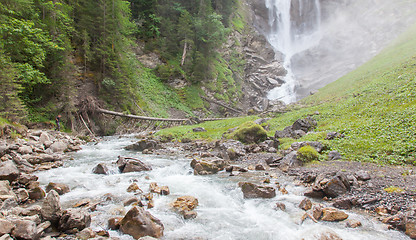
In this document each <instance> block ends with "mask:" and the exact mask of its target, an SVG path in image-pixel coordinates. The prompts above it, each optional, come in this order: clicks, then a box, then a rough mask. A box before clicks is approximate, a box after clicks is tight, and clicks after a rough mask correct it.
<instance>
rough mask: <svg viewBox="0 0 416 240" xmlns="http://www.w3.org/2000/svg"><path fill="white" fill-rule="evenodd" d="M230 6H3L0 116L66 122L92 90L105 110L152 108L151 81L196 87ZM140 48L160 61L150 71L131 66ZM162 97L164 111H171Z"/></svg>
mask: <svg viewBox="0 0 416 240" xmlns="http://www.w3.org/2000/svg"><path fill="white" fill-rule="evenodd" d="M233 6H235V1H234V0H221V1H220V0H198V1H196V0H194V1H189V0H186V1H185V0H174V1H167V0H160V1H156V0H98V1H90V0H3V1H1V2H0V50H1V51H0V69H1V73H0V74H1V79H2V90H1V92H0V98H1V100H2V104H1V105H0V112H1V115H2V116H4V117H7V118H11V119H19V118H21V117H23V116H25V113H26V112H28V113H29V118H30V120H41V119H39V117H40V116H44V117H46V119H48V118H49V119H53V117H52V116H53V114H56V112H63V113H67V114H68V115H70V114H71V112H73V111H74V110H75V109H76V106H75V103H76V101H75V100H74V99H75V98H77V97H78V96H77V91H78V90H79V89H81V88H85V89H87V88H86V87H84V86H88V85H91V84H92V85H93V86H94V90H95V89H96V90H97V91H98V93H97V94H98V95H99V96H100V98H101V99H103V100H105V101H106V102H107V103H109V105H110V107H113V108H119V109H121V110H124V111H134V110H133V109H134V108H135V107H132V106H133V105H139V106H140V107H142V108H144V109H146V108H152V107H153V106H150V105H151V104H152V102H151V101H149V99H151V98H152V97H153V96H149V94H147V93H146V91H147V89H146V88H154V87H156V88H160V84H161V83H159V82H158V81H159V80H158V78H160V79H162V80H164V81H166V80H169V79H173V78H178V77H179V78H182V79H185V80H186V81H189V82H191V81H192V82H193V83H195V84H198V82H200V81H201V80H204V79H206V78H207V76H209V74H207V73H208V72H210V71H211V69H212V68H213V66H214V64H215V62H216V61H217V60H216V59H218V57H219V56H217V50H218V48H220V47H221V45H222V44H223V43H224V41H225V39H226V35H227V32H228V30H227V26H229V19H230V14H231V12H232V9H233ZM139 42H145V47H146V49H147V50H148V51H149V50H151V51H154V52H157V53H159V54H160V56H161V58H162V59H163V61H164V64H162V65H161V66H160V67H158V68H157V69H156V71H155V72H152V73H149V71H147V70H146V69H145V68H144V67H142V66H140V63H139V62H138V61H137V59H136V57H135V49H137V48H138V46H137V43H139ZM155 74H156V75H157V76H155ZM155 80H156V81H155ZM162 88H163V87H162ZM84 91H86V93H87V94H93V92H88V91H92V90H88V89H87V90H84ZM167 91H169V92H172V93H169V94H167V96H170V100H172V101H168V102H169V104H168V106H166V107H169V105H172V104H173V105H174V106H173V107H178V103H177V101H178V100H177V99H179V98H178V97H177V96H173V95H175V93H174V91H172V90H167ZM151 95H154V93H151ZM162 95H163V94H162ZM168 98H169V97H168ZM158 101H159V102H160V101H161V100H160V99H158ZM171 102H173V103H171ZM149 104H150V105H149ZM148 105H149V106H148ZM179 108H182V110H186V109H185V108H186V107H184V106H182V107H179ZM162 112H163V111H162ZM159 114H162V115H163V113H159Z"/></svg>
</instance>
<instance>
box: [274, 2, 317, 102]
mask: <svg viewBox="0 0 416 240" xmlns="http://www.w3.org/2000/svg"><path fill="white" fill-rule="evenodd" d="M266 7H267V8H268V10H269V27H270V32H269V33H268V34H266V37H267V39H268V41H269V43H270V44H271V45H272V46H273V47H274V49H275V50H276V51H278V52H281V53H283V54H284V62H283V64H284V67H285V68H286V70H287V75H286V76H285V78H284V81H285V83H284V84H283V85H282V86H280V87H277V88H275V89H273V90H271V91H270V92H269V94H268V98H269V99H271V100H275V99H278V100H281V101H283V102H285V103H291V102H294V101H296V93H295V88H296V84H297V83H296V78H295V76H294V74H293V72H292V69H291V59H292V57H293V56H294V55H295V54H297V53H299V52H302V51H305V50H307V49H309V48H311V47H313V46H315V45H317V44H318V43H319V40H320V39H321V32H320V28H321V6H320V2H319V0H266Z"/></svg>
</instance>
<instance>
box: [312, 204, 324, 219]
mask: <svg viewBox="0 0 416 240" xmlns="http://www.w3.org/2000/svg"><path fill="white" fill-rule="evenodd" d="M311 212H312V216H313V218H315V219H316V220H319V219H320V218H321V216H322V213H323V210H322V206H321V205H314V206H312V209H311Z"/></svg>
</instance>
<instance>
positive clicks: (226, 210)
mask: <svg viewBox="0 0 416 240" xmlns="http://www.w3.org/2000/svg"><path fill="white" fill-rule="evenodd" d="M135 140H136V139H135V138H134V137H133V136H119V137H108V138H104V139H102V141H100V142H99V143H89V144H87V145H85V146H83V149H82V150H81V151H79V152H76V153H72V154H71V156H70V157H71V159H72V160H68V161H66V163H65V164H64V166H63V167H60V168H57V169H51V170H48V171H44V172H38V173H37V176H38V177H39V181H40V183H41V185H42V186H46V185H47V184H48V183H49V182H56V183H65V184H67V185H68V186H69V187H70V188H71V191H70V192H69V193H66V194H64V195H62V196H61V203H62V206H63V207H64V208H68V207H71V206H72V205H73V204H74V203H76V202H78V201H80V200H82V199H86V198H89V199H92V200H97V201H98V200H100V199H102V198H103V196H105V195H106V194H111V195H112V196H113V197H112V200H111V201H107V202H104V203H103V204H100V205H98V207H97V210H96V211H95V212H92V224H91V227H92V228H93V230H102V229H107V221H108V219H109V218H111V217H116V216H120V217H122V216H124V214H125V213H126V212H127V211H128V210H129V208H130V207H124V206H123V201H124V200H125V199H127V198H129V197H132V196H133V193H128V192H127V191H126V189H127V187H128V186H129V185H130V184H131V183H132V182H133V181H137V184H138V185H139V187H140V188H141V189H142V190H143V191H144V192H148V188H149V184H150V183H151V182H157V183H158V184H159V186H162V185H165V186H168V187H169V188H170V193H171V194H170V195H168V196H158V195H154V205H155V207H154V208H152V209H149V210H148V211H149V212H150V213H151V214H152V215H154V216H155V217H156V218H158V219H160V220H161V221H162V223H163V224H164V227H165V230H164V236H163V238H162V239H221V240H225V239H255V240H263V239H264V240H266V239H276V240H277V239H279V240H285V239H287V240H292V239H293V240H300V239H305V240H306V239H319V238H318V236H319V235H320V234H321V233H324V232H334V233H336V234H338V235H339V236H340V237H342V239H344V240H348V239H354V240H355V239H357V240H361V239H374V240H380V239H409V238H408V237H407V236H406V235H405V234H403V233H400V232H397V231H392V230H387V226H385V225H383V224H381V223H379V222H378V221H377V220H376V219H375V218H373V217H370V216H366V215H361V214H359V213H357V212H353V211H348V212H347V213H348V214H349V215H350V217H349V219H356V220H359V221H361V222H362V224H363V226H362V227H360V228H356V229H350V228H346V227H345V224H344V223H329V222H319V223H314V222H312V221H311V220H310V219H307V220H305V221H304V222H303V223H302V224H300V219H301V217H302V215H303V213H304V212H303V210H301V209H300V208H299V207H298V205H299V203H300V202H301V201H302V199H304V197H303V196H302V193H303V190H304V188H303V187H301V186H296V185H295V184H294V183H293V182H291V181H290V179H289V178H287V177H286V176H284V175H279V174H278V173H277V174H276V176H275V178H273V179H272V183H271V184H274V183H275V182H279V183H280V185H281V186H284V187H285V188H286V189H287V190H288V192H289V194H287V195H283V194H281V193H280V192H278V193H277V196H276V197H275V198H272V199H244V198H243V194H242V192H241V190H240V188H239V187H238V182H240V181H252V182H257V183H258V182H260V179H264V178H265V177H266V176H265V175H264V174H265V172H262V171H249V172H248V173H244V174H239V175H237V176H229V173H226V172H220V173H219V174H216V175H209V176H195V175H193V171H192V169H191V167H190V162H191V159H189V158H187V157H185V153H184V152H182V151H181V150H180V149H174V148H172V149H170V151H171V153H172V154H169V156H162V155H143V154H141V153H138V152H133V151H126V150H124V147H125V146H127V145H129V144H131V143H132V142H135ZM117 156H126V157H134V158H139V159H141V160H142V161H143V162H145V163H146V164H149V165H151V166H152V168H153V170H152V171H149V172H139V173H127V174H121V173H119V172H118V171H117V168H116V166H115V164H114V162H115V161H116V159H117ZM98 163H105V164H106V165H107V166H109V169H110V171H111V174H109V175H97V174H93V173H92V169H93V168H94V166H96V165H97V164H98ZM272 176H273V175H272ZM268 177H270V176H268ZM184 195H190V196H194V197H196V198H198V200H199V206H198V207H197V208H196V212H197V213H198V216H197V217H196V218H195V219H192V220H184V219H183V217H182V216H181V215H179V214H177V213H175V212H174V211H173V210H172V209H171V207H170V204H171V203H172V202H174V201H175V199H176V198H177V197H180V196H184ZM276 202H281V203H284V204H285V205H286V211H281V210H276V208H275V204H276ZM109 233H110V235H111V236H112V237H118V238H120V239H122V240H127V239H132V237H131V236H129V235H125V234H122V233H120V232H118V231H111V230H110V231H109Z"/></svg>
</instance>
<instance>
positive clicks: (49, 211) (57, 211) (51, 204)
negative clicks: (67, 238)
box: [40, 190, 62, 223]
mask: <svg viewBox="0 0 416 240" xmlns="http://www.w3.org/2000/svg"><path fill="white" fill-rule="evenodd" d="M40 212H41V215H42V218H43V219H44V220H45V221H50V222H51V223H58V222H59V219H60V218H61V216H62V207H61V203H60V198H59V194H58V193H57V192H56V191H55V190H51V191H50V192H49V193H48V195H47V196H46V198H45V200H44V201H43V203H42V209H41V211H40Z"/></svg>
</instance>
